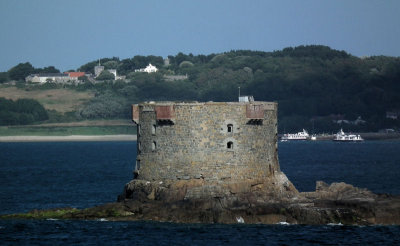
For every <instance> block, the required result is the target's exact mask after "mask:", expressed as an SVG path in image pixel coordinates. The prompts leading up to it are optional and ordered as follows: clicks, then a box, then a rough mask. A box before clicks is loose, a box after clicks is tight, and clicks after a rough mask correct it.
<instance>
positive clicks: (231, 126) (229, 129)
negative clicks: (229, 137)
mask: <svg viewBox="0 0 400 246" xmlns="http://www.w3.org/2000/svg"><path fill="white" fill-rule="evenodd" d="M227 129H228V132H231V133H232V132H233V125H232V124H228V126H227Z"/></svg>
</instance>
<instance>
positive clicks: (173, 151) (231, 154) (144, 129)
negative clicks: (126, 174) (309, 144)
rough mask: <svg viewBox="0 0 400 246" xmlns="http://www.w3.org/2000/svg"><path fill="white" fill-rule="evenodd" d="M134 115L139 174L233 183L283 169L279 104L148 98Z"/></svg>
mask: <svg viewBox="0 0 400 246" xmlns="http://www.w3.org/2000/svg"><path fill="white" fill-rule="evenodd" d="M132 116H133V117H132V118H133V121H134V122H135V123H136V124H137V136H138V138H137V159H136V166H135V171H134V173H135V176H136V178H137V179H140V180H149V181H163V180H164V181H168V180H169V181H174V180H192V179H203V180H205V181H211V182H223V183H226V182H228V183H229V182H237V181H241V180H249V179H250V180H251V179H265V178H268V177H271V176H272V175H274V173H275V172H280V169H279V163H278V151H277V103H274V102H258V101H250V102H146V103H140V104H137V105H132Z"/></svg>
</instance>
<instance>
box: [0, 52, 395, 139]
mask: <svg viewBox="0 0 400 246" xmlns="http://www.w3.org/2000/svg"><path fill="white" fill-rule="evenodd" d="M168 61H169V63H164V59H163V58H162V57H159V56H135V57H133V58H128V59H122V60H120V59H119V58H118V57H113V58H102V59H101V64H102V65H104V66H105V68H106V69H117V71H118V74H120V75H126V80H125V81H111V80H110V81H106V82H104V83H101V84H91V83H90V82H87V83H84V84H80V85H77V86H74V88H73V89H76V90H94V91H95V92H96V95H97V96H96V97H95V98H94V99H93V100H92V101H90V102H89V103H87V104H85V105H83V106H82V107H81V108H80V109H78V110H77V111H76V112H75V113H76V117H78V118H117V117H129V113H130V111H129V105H130V104H132V103H137V102H141V101H150V100H189V101H192V100H197V101H237V97H238V87H240V90H241V93H242V94H248V95H253V96H254V97H255V99H256V100H260V101H261V100H263V101H277V102H278V103H279V111H278V112H279V115H278V117H279V123H280V124H279V127H280V129H279V130H280V132H284V131H295V130H300V129H301V128H308V129H311V128H312V127H314V128H315V131H318V132H323V131H334V130H337V129H338V127H339V126H338V125H337V124H335V123H333V120H334V119H345V120H348V121H350V122H351V121H354V120H356V119H357V118H359V117H361V119H362V120H364V121H365V123H361V124H358V125H355V124H347V125H344V126H343V127H345V128H348V130H358V131H374V130H379V129H381V128H393V127H395V128H396V127H397V128H398V127H399V122H398V121H396V120H390V119H386V117H385V115H386V112H387V111H395V112H396V111H400V59H399V57H387V56H373V57H363V58H360V57H355V56H352V55H351V54H348V53H346V52H345V51H339V50H334V49H331V48H329V47H327V46H321V45H309V46H298V47H288V48H285V49H283V50H279V51H273V52H263V51H251V50H232V51H229V52H225V53H219V54H209V55H201V54H200V55H193V54H183V53H178V54H177V55H175V56H168ZM148 63H152V64H153V65H155V66H157V68H159V72H157V73H151V74H147V73H135V72H134V70H135V69H139V68H143V67H145V66H146V65H148ZM97 64H98V61H92V62H89V63H87V64H84V65H82V66H80V67H79V68H78V69H77V70H79V71H85V72H91V73H93V72H94V71H93V69H94V66H96V65H97ZM13 69H14V70H15V67H14V68H12V69H10V71H11V70H13ZM16 70H17V71H18V70H19V69H16ZM10 71H8V73H10ZM15 74H18V73H16V72H15V71H14V75H13V76H14V77H15ZM164 75H188V79H186V80H179V81H166V80H165V77H164ZM8 76H9V77H10V75H8ZM0 80H1V74H0Z"/></svg>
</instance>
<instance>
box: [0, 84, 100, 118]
mask: <svg viewBox="0 0 400 246" xmlns="http://www.w3.org/2000/svg"><path fill="white" fill-rule="evenodd" d="M0 97H4V98H7V99H12V100H17V99H20V98H31V99H35V100H37V101H39V102H40V103H41V104H42V105H43V106H44V107H45V108H46V109H48V110H56V111H58V112H60V113H65V112H70V111H74V110H75V109H76V108H77V107H78V106H79V105H81V104H82V103H84V102H86V101H88V100H90V99H91V98H92V97H94V94H93V93H92V92H88V91H87V92H77V91H73V90H69V89H64V88H61V89H50V90H25V89H19V88H17V87H14V86H4V85H2V86H0Z"/></svg>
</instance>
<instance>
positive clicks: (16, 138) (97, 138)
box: [0, 135, 137, 142]
mask: <svg viewBox="0 0 400 246" xmlns="http://www.w3.org/2000/svg"><path fill="white" fill-rule="evenodd" d="M136 139H137V137H136V135H96V136H89V135H71V136H4V137H0V142H65V141H136Z"/></svg>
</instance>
